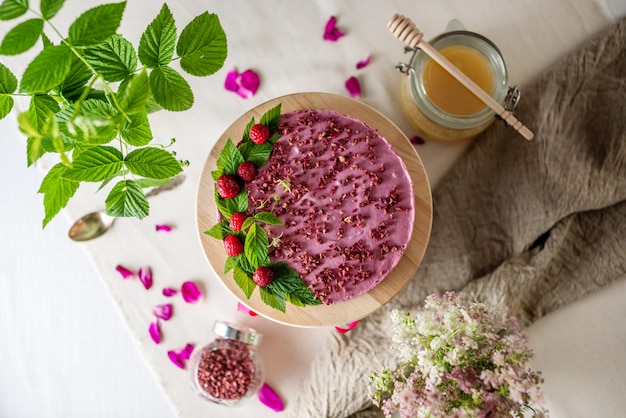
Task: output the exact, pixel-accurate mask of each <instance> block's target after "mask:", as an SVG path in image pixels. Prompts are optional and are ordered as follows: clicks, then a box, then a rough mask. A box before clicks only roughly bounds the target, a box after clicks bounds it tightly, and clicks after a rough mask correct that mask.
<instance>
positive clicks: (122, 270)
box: [115, 265, 133, 279]
mask: <svg viewBox="0 0 626 418" xmlns="http://www.w3.org/2000/svg"><path fill="white" fill-rule="evenodd" d="M115 270H117V271H118V273H120V274H121V275H122V277H123V278H124V279H131V278H132V277H133V272H132V271H130V270H128V269H127V268H126V267H122V266H120V265H118V266H117V267H115Z"/></svg>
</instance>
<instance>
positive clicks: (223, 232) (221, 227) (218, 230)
mask: <svg viewBox="0 0 626 418" xmlns="http://www.w3.org/2000/svg"><path fill="white" fill-rule="evenodd" d="M204 233H205V234H207V235H208V236H210V237H213V238H217V239H219V240H220V241H222V240H223V239H224V238H226V236H227V235H231V234H233V230H232V229H230V226H229V225H228V219H222V220H221V221H220V222H219V223H217V224H215V225H213V226H212V227H211V228H210V229H209V230H207V231H204Z"/></svg>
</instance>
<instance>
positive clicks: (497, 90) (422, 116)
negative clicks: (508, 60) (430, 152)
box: [397, 21, 519, 142]
mask: <svg viewBox="0 0 626 418" xmlns="http://www.w3.org/2000/svg"><path fill="white" fill-rule="evenodd" d="M453 22H454V24H452V23H453ZM453 22H451V25H449V26H448V28H450V27H451V26H452V27H454V29H455V30H449V31H447V32H445V33H443V34H441V35H439V36H437V37H436V38H434V39H433V40H431V41H430V42H429V43H430V44H431V45H432V46H433V47H434V48H435V49H437V50H439V51H441V50H444V49H446V48H450V47H457V48H461V49H463V48H467V49H469V50H470V51H471V52H472V53H473V54H477V57H481V58H482V60H484V62H483V63H482V64H481V65H484V64H486V66H487V68H488V71H489V72H490V73H491V76H490V80H491V82H490V83H489V84H490V85H489V86H488V88H485V91H487V93H489V94H490V95H491V96H492V97H493V98H494V99H495V100H496V101H497V102H498V103H500V104H502V105H503V107H505V109H507V110H509V111H512V110H513V109H514V107H515V105H516V104H517V102H518V100H519V90H517V88H516V87H508V72H507V67H506V64H505V62H504V58H503V57H502V54H501V53H500V51H499V50H498V48H497V47H496V46H495V45H494V44H493V43H492V42H491V41H490V40H489V39H487V38H485V37H484V36H482V35H479V34H477V33H474V32H469V31H466V30H464V29H463V28H462V25H460V23H459V22H458V21H453ZM459 29H461V30H459ZM406 51H407V52H413V56H412V58H411V60H410V63H409V64H408V65H407V64H399V65H398V66H397V68H398V70H399V71H401V72H403V73H405V74H406V77H402V81H401V85H400V101H401V104H402V109H403V110H404V113H405V115H406V117H407V118H408V119H409V121H410V122H411V124H412V125H413V126H414V127H415V128H416V129H417V131H418V134H419V135H421V136H423V137H424V138H428V139H435V140H439V141H446V142H457V141H463V140H467V139H470V138H473V137H475V136H476V135H478V134H479V133H481V132H482V131H484V130H485V129H487V127H489V125H491V123H492V122H493V121H494V120H495V116H496V115H495V112H494V111H493V110H491V108H489V107H488V106H487V105H484V107H482V108H480V110H478V111H476V112H475V113H471V114H459V113H451V112H450V111H446V110H444V109H442V108H441V107H440V106H438V105H437V104H435V102H434V101H433V100H432V98H431V97H430V96H429V94H428V91H427V90H428V89H427V86H426V80H425V70H426V69H427V68H428V66H429V65H431V66H432V65H433V64H434V61H432V59H431V58H430V57H429V56H428V55H427V54H426V53H424V52H423V51H422V50H420V49H419V48H408V47H407V48H406ZM429 62H430V63H429ZM460 69H461V70H462V71H463V69H462V68H460ZM455 81H456V80H455ZM474 81H476V80H474ZM468 92H469V91H468ZM477 100H478V99H477Z"/></svg>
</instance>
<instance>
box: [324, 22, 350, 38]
mask: <svg viewBox="0 0 626 418" xmlns="http://www.w3.org/2000/svg"><path fill="white" fill-rule="evenodd" d="M336 25H337V18H336V17H335V16H331V17H330V19H328V22H326V27H325V28H324V40H326V41H330V42H337V41H338V40H339V38H341V37H342V36H344V35H345V33H343V32H342V31H340V30H339V29H337V26H336Z"/></svg>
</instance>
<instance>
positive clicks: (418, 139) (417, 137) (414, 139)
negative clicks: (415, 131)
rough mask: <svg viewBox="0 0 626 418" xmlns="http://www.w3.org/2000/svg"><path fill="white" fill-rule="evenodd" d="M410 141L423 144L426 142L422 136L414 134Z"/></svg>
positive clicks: (414, 143)
mask: <svg viewBox="0 0 626 418" xmlns="http://www.w3.org/2000/svg"><path fill="white" fill-rule="evenodd" d="M409 141H411V144H413V145H423V144H424V143H425V141H424V139H423V138H422V137H421V136H417V135H415V136H412V137H411V138H410V139H409Z"/></svg>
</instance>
